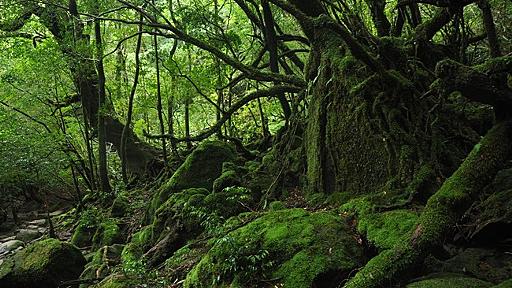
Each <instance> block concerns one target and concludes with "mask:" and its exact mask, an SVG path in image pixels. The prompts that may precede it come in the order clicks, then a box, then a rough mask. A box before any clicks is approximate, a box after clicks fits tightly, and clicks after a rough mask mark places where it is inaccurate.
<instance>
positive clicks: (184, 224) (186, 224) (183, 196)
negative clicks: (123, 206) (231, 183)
mask: <svg viewBox="0 0 512 288" xmlns="http://www.w3.org/2000/svg"><path fill="white" fill-rule="evenodd" d="M252 202H253V201H252V197H251V191H249V190H248V189H246V188H243V187H228V188H225V189H224V190H222V192H218V193H209V192H208V190H206V189H204V188H190V189H186V190H183V191H181V192H179V193H174V194H173V195H171V197H170V198H169V199H168V200H167V201H166V202H165V203H164V204H163V205H162V206H160V208H159V209H158V210H157V211H156V216H155V219H154V221H153V235H154V240H155V242H154V243H160V244H159V245H157V248H156V249H153V251H152V253H151V255H148V256H150V259H149V262H150V263H152V264H156V263H159V262H161V261H163V260H165V259H166V258H167V257H169V256H170V255H172V253H174V252H175V251H176V250H177V249H179V248H181V247H182V246H184V245H185V244H186V242H187V241H188V240H190V239H192V238H194V237H195V236H197V235H199V234H200V233H202V232H203V231H205V230H207V231H210V232H211V231H215V229H216V228H217V227H218V226H220V225H221V224H222V223H223V222H224V221H225V219H228V218H229V217H231V216H234V215H237V214H239V213H242V212H244V211H247V210H248V207H250V206H252V204H253V203H252Z"/></svg>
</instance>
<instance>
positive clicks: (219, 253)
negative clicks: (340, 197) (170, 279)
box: [184, 209, 363, 288]
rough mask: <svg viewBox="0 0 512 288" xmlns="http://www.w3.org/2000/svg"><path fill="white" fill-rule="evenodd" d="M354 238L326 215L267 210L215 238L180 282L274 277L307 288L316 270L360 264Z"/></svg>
mask: <svg viewBox="0 0 512 288" xmlns="http://www.w3.org/2000/svg"><path fill="white" fill-rule="evenodd" d="M353 236H354V235H352V233H351V232H350V229H349V228H348V226H347V225H346V224H345V223H343V221H342V219H340V218H339V217H338V216H336V215H334V214H331V213H327V212H317V213H309V212H307V211H305V210H302V209H287V210H279V211H272V212H268V213H265V214H263V216H261V217H260V218H257V219H256V220H254V221H252V222H250V223H249V224H247V225H245V226H243V227H241V228H238V229H236V230H234V231H232V232H229V233H228V234H226V235H225V236H224V237H221V238H219V239H218V240H216V241H215V243H214V245H213V247H212V248H211V249H210V251H209V252H208V253H207V254H206V255H205V256H204V257H203V258H202V259H201V261H200V262H199V264H197V265H196V266H195V267H194V269H193V270H192V271H191V272H190V273H189V274H188V275H187V278H186V280H185V284H184V286H185V287H226V286H229V285H231V287H252V286H254V287H258V285H259V284H258V283H257V282H256V281H257V279H278V280H276V282H278V283H282V284H284V287H294V288H300V287H310V286H311V284H312V283H313V281H314V280H315V278H316V277H317V276H318V275H320V274H321V273H325V272H328V271H332V270H336V271H340V273H342V271H345V272H348V271H349V270H351V269H353V268H355V267H358V266H359V265H360V264H361V263H362V261H363V257H362V247H360V246H358V245H357V244H356V242H355V241H354V238H353ZM251 285H252V286H251Z"/></svg>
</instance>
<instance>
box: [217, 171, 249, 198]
mask: <svg viewBox="0 0 512 288" xmlns="http://www.w3.org/2000/svg"><path fill="white" fill-rule="evenodd" d="M241 183H242V180H241V179H240V176H239V175H238V174H237V172H236V171H234V170H228V171H225V172H222V175H220V177H219V178H217V179H216V180H215V181H214V182H213V193H216V192H220V191H222V189H224V188H227V187H233V186H240V184H241Z"/></svg>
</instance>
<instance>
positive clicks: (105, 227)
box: [92, 218, 122, 248]
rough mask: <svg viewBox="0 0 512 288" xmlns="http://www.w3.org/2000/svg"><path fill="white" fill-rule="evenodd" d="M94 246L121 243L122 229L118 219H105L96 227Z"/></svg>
mask: <svg viewBox="0 0 512 288" xmlns="http://www.w3.org/2000/svg"><path fill="white" fill-rule="evenodd" d="M92 242H93V244H94V245H93V246H94V247H98V248H99V247H103V246H109V245H112V244H116V243H117V244H120V242H122V239H121V229H120V228H119V226H118V225H117V223H116V221H115V220H114V219H112V218H109V219H105V220H104V221H103V222H102V223H101V224H100V225H99V226H98V228H97V229H96V233H94V236H93V239H92Z"/></svg>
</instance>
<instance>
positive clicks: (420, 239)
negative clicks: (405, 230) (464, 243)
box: [344, 120, 512, 288]
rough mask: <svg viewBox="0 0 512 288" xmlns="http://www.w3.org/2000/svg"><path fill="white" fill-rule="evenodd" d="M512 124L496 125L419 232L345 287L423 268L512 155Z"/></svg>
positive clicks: (435, 199) (440, 194) (384, 281)
mask: <svg viewBox="0 0 512 288" xmlns="http://www.w3.org/2000/svg"><path fill="white" fill-rule="evenodd" d="M511 141H512V121H510V120H508V121H505V122H501V123H498V124H496V125H495V126H494V127H493V128H492V129H491V130H490V131H489V132H488V133H487V135H486V136H485V137H484V138H483V139H482V140H481V141H480V143H479V144H477V145H476V146H475V147H474V149H473V151H471V153H470V154H469V156H468V157H467V158H466V159H465V160H464V162H463V163H462V165H461V166H460V167H459V168H458V169H457V171H455V173H453V175H452V176H451V177H450V178H448V179H447V180H446V181H445V182H444V183H443V185H442V186H441V188H439V190H438V191H437V192H436V193H435V194H434V195H433V196H432V197H430V199H429V200H428V202H427V205H426V207H425V209H424V210H423V213H422V214H421V216H420V218H419V219H418V222H417V223H416V228H415V230H414V231H413V232H412V233H411V234H410V235H406V236H404V237H403V239H401V240H399V241H398V242H397V243H396V244H395V246H394V247H393V248H391V249H389V250H386V251H384V252H381V253H380V254H379V255H377V256H376V257H374V258H373V259H371V260H370V261H369V262H368V263H367V264H366V265H365V266H364V267H363V268H362V269H361V270H360V271H359V272H358V273H357V274H356V275H355V276H354V277H353V278H352V279H351V280H350V281H349V282H348V283H347V284H346V285H345V286H344V287H345V288H373V287H381V286H387V285H389V283H390V282H393V281H397V279H400V277H401V276H403V274H404V272H406V271H409V270H412V269H414V268H415V267H416V266H418V265H421V263H422V261H423V260H424V258H425V256H426V255H428V254H429V253H430V251H431V250H432V249H433V248H435V247H436V246H438V245H440V244H442V240H443V238H444V237H445V236H447V235H448V234H449V233H450V232H451V231H452V229H453V227H454V226H455V225H456V223H457V221H458V220H459V219H460V217H461V216H462V215H463V213H464V212H465V211H466V209H467V208H468V207H469V206H470V205H471V203H472V202H473V200H474V198H475V197H476V196H478V193H480V192H481V190H482V188H484V187H485V186H486V185H487V184H488V183H490V182H491V181H492V179H493V178H494V176H495V175H496V173H497V172H498V171H499V170H500V169H501V168H502V167H503V165H504V164H505V163H506V161H507V160H508V159H509V158H510V155H511V152H512V146H511V145H510V143H511Z"/></svg>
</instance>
